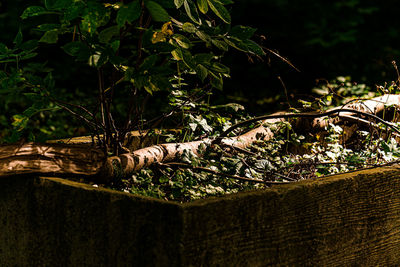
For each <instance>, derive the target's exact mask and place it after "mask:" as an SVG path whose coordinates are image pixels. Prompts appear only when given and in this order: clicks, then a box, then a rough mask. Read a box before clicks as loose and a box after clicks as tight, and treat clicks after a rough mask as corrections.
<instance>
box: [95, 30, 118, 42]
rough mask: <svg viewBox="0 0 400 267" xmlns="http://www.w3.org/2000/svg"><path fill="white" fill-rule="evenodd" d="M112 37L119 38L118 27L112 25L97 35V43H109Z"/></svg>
mask: <svg viewBox="0 0 400 267" xmlns="http://www.w3.org/2000/svg"><path fill="white" fill-rule="evenodd" d="M114 36H119V26H118V25H114V26H111V27H108V28H105V29H104V30H102V31H101V32H100V33H99V41H100V42H101V43H104V44H105V43H108V42H110V40H111V38H113V37H114Z"/></svg>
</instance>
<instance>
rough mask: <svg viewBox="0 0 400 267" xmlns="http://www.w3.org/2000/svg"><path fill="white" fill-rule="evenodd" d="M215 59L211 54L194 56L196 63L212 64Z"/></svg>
mask: <svg viewBox="0 0 400 267" xmlns="http://www.w3.org/2000/svg"><path fill="white" fill-rule="evenodd" d="M213 58H214V55H213V54H211V53H200V54H196V55H194V60H195V61H196V63H203V64H204V63H210V61H211V60H212V59H213Z"/></svg>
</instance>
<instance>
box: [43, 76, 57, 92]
mask: <svg viewBox="0 0 400 267" xmlns="http://www.w3.org/2000/svg"><path fill="white" fill-rule="evenodd" d="M43 82H44V86H45V88H46V89H47V90H51V89H53V88H54V86H55V84H56V82H55V80H54V78H53V75H52V74H51V72H49V73H48V74H47V75H46V77H45V78H44V80H43Z"/></svg>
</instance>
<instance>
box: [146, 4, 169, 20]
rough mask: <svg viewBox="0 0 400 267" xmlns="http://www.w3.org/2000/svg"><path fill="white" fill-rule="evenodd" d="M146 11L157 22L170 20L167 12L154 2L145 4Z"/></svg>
mask: <svg viewBox="0 0 400 267" xmlns="http://www.w3.org/2000/svg"><path fill="white" fill-rule="evenodd" d="M145 4H146V7H147V10H149V12H150V15H151V17H152V18H153V20H154V21H157V22H166V21H169V20H170V16H169V15H168V12H167V11H166V10H165V9H164V8H163V7H162V6H161V5H159V4H158V3H156V2H154V1H147V2H145Z"/></svg>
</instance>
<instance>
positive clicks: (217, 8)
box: [207, 0, 231, 24]
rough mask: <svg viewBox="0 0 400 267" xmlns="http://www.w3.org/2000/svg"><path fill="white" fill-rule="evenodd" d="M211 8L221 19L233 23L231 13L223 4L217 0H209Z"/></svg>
mask: <svg viewBox="0 0 400 267" xmlns="http://www.w3.org/2000/svg"><path fill="white" fill-rule="evenodd" d="M207 2H208V5H209V7H210V9H211V10H212V11H213V12H214V13H215V15H217V16H218V17H219V18H220V19H222V20H223V21H224V22H225V23H227V24H230V23H231V15H230V14H229V11H228V10H227V9H226V8H225V7H224V5H223V4H221V3H220V2H218V1H216V0H207Z"/></svg>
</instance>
